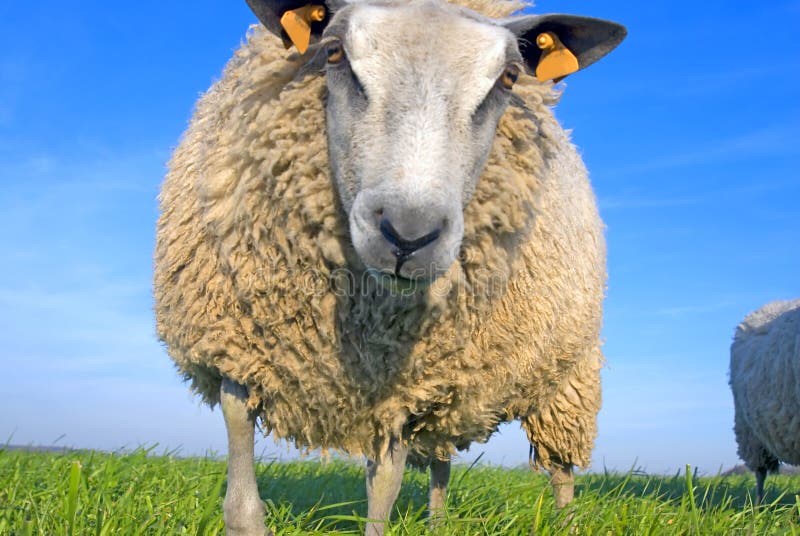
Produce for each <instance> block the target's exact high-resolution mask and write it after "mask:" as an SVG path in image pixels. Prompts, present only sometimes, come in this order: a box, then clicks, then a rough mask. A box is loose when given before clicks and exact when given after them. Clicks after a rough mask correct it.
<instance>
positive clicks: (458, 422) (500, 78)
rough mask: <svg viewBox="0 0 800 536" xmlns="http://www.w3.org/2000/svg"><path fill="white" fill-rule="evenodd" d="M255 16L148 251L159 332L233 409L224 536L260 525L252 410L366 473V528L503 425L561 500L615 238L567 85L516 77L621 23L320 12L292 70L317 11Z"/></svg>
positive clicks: (401, 4)
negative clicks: (300, 36)
mask: <svg viewBox="0 0 800 536" xmlns="http://www.w3.org/2000/svg"><path fill="white" fill-rule="evenodd" d="M248 3H249V4H250V6H251V7H252V8H253V10H254V11H255V13H256V14H257V15H258V16H259V18H260V20H261V21H262V23H263V26H264V28H266V30H265V29H264V28H257V29H254V30H253V31H252V32H251V33H250V35H249V36H248V41H247V43H245V44H244V45H243V46H242V48H241V49H240V50H238V51H237V52H236V55H235V57H234V59H233V60H231V62H230V63H229V64H228V66H227V68H226V70H225V73H224V75H223V76H222V78H221V80H220V81H219V82H217V83H216V84H215V85H214V86H213V87H212V88H211V89H210V90H209V91H208V93H206V94H205V95H204V96H203V98H202V99H201V100H200V102H199V103H198V105H197V109H196V110H195V113H194V116H193V118H192V122H191V125H190V127H189V129H188V130H187V132H186V134H185V136H184V138H183V140H182V142H181V144H180V146H179V147H178V148H177V149H176V151H175V154H174V156H173V159H172V161H171V162H170V171H169V174H168V176H167V178H166V180H165V182H164V185H163V188H162V193H161V197H160V200H161V211H162V212H161V217H160V219H159V223H158V233H157V245H156V253H155V284H154V292H155V298H156V316H157V326H158V333H159V336H160V337H161V339H162V340H163V341H164V342H165V343H166V345H167V349H168V351H169V353H170V355H171V356H172V358H173V359H174V360H175V362H176V364H177V366H178V368H179V370H180V371H181V372H182V373H183V374H184V375H185V377H186V378H187V379H188V380H190V381H191V382H192V386H193V388H194V389H195V391H197V392H198V393H199V394H201V395H202V396H203V397H204V399H205V400H206V401H207V402H209V403H211V404H214V403H217V402H220V405H221V406H222V409H223V413H224V416H225V421H226V425H227V429H228V441H229V465H228V471H229V478H228V489H227V493H226V498H225V504H224V509H225V521H226V530H227V531H228V534H248V535H250V534H259V533H263V531H264V523H263V504H262V503H261V501H260V499H259V497H258V489H257V486H256V482H255V478H254V474H253V426H254V423H255V419H256V417H259V418H260V419H261V422H262V424H263V427H264V429H265V430H266V431H269V432H272V434H273V435H275V436H276V437H279V438H285V439H287V440H289V441H292V442H294V443H295V444H297V445H298V446H301V447H308V448H317V447H320V448H334V449H341V450H343V451H346V452H349V453H351V454H363V455H365V456H366V457H367V458H368V459H369V462H368V470H367V494H368V516H369V518H370V519H372V520H373V521H374V522H372V523H370V524H368V525H367V532H369V533H370V534H380V533H382V531H383V523H382V521H383V520H385V519H386V518H387V517H388V515H389V512H390V511H391V507H392V505H393V503H394V501H395V499H396V497H397V493H398V491H399V485H400V481H401V480H402V473H403V467H404V465H405V461H406V459H407V456H408V454H409V452H411V453H412V459H413V460H414V461H416V462H418V463H428V464H430V466H431V498H430V506H431V510H432V511H433V512H436V511H438V510H441V509H442V508H443V506H444V500H445V491H446V487H447V478H448V475H449V463H450V462H449V460H450V456H451V455H452V454H453V453H454V452H455V450H457V449H463V448H466V447H467V446H469V444H470V443H471V442H473V441H485V440H486V439H488V437H489V436H490V435H491V434H492V433H493V432H494V431H495V430H496V429H497V427H498V425H499V424H500V423H501V422H503V421H508V420H512V419H519V420H520V421H522V425H523V427H524V428H525V431H526V432H527V434H528V437H529V439H530V441H531V443H532V444H534V445H535V446H536V453H537V455H536V458H535V461H536V463H538V464H539V465H540V466H541V467H544V468H545V469H547V470H549V471H551V473H552V475H553V477H552V481H553V485H554V489H555V493H556V503H557V505H559V506H561V505H563V504H565V503H567V502H568V501H569V500H571V499H572V494H573V485H572V482H573V480H572V467H573V465H580V466H585V465H587V464H588V463H589V459H590V453H591V449H592V446H593V442H594V437H595V434H596V416H597V412H598V410H599V407H600V367H601V365H602V360H603V358H602V354H601V351H600V326H601V317H602V300H603V295H604V289H605V280H606V271H605V242H604V239H603V225H602V222H601V220H600V217H599V215H598V213H597V207H596V203H595V198H594V195H593V193H592V190H591V187H590V185H589V181H588V177H587V174H586V169H585V167H584V165H583V162H582V161H581V159H580V156H579V155H578V153H577V151H576V149H575V147H574V146H573V145H572V144H571V143H570V140H569V136H568V134H567V133H566V132H565V131H564V129H563V128H561V126H560V125H559V124H558V122H557V121H556V120H555V118H554V117H553V114H552V111H551V107H552V106H553V105H554V104H555V103H556V101H557V95H556V94H555V92H554V91H553V88H552V84H551V83H549V82H544V83H543V82H541V81H537V80H535V79H534V78H533V77H532V76H527V75H526V74H525V72H524V71H525V69H526V68H528V69H530V70H535V69H537V68H538V66H539V65H540V60H541V59H542V58H544V57H545V54H544V53H543V52H542V50H541V49H540V47H538V46H536V44H535V43H536V42H537V38H543V36H544V37H547V36H551V38H550V39H544V44H543V45H542V46H543V47H545V46H550V44H553V43H555V38H558V39H560V40H561V41H563V43H564V45H565V46H566V47H569V49H570V50H572V52H574V53H575V55H576V56H577V63H576V64H575V65H574V68H575V69H577V68H578V67H580V68H582V67H586V66H588V65H590V64H592V63H593V62H595V61H597V60H599V59H600V58H601V57H603V56H604V55H605V54H607V53H608V52H610V51H611V50H612V49H613V48H614V47H615V46H616V45H617V44H619V42H620V41H621V40H622V39H623V38H624V36H625V29H624V28H623V27H622V26H620V25H618V24H615V23H611V22H608V21H601V20H597V19H590V18H586V17H575V16H570V15H541V16H534V15H522V16H515V17H511V18H505V17H507V16H508V15H510V14H511V13H512V12H514V11H515V10H517V9H519V8H520V7H521V4H519V3H516V2H511V1H496V0H461V2H460V3H461V4H463V6H457V5H452V4H448V3H446V2H443V1H440V0H369V1H364V2H340V1H337V0H326V1H325V2H324V4H325V5H324V7H325V11H324V13H325V14H326V15H325V18H324V19H323V20H320V21H316V22H314V23H312V26H311V31H312V36H311V37H312V39H316V40H317V41H318V43H317V44H316V45H312V47H311V48H310V49H309V51H308V53H307V54H305V55H299V54H297V53H294V52H289V51H286V50H285V49H284V47H283V46H282V44H281V40H280V39H279V37H280V36H283V34H282V30H281V26H280V24H279V23H278V20H279V19H280V18H282V16H285V15H287V13H286V10H292V13H294V9H295V8H299V7H301V6H302V2H295V1H294V0H292V1H283V0H281V1H278V0H248ZM320 7H321V6H320ZM469 8H471V9H469ZM301 9H302V8H301ZM288 14H289V15H291V13H288ZM267 30H269V31H267ZM273 34H278V36H276V35H273ZM284 37H285V36H284ZM562 52H563V50H562ZM558 55H559V54H556V56H558ZM551 57H552V56H551ZM321 70H324V73H323V74H324V76H320V71H321ZM573 70H574V69H573ZM568 72H572V71H569V70H567V71H564V72H562V73H561V74H556V75H551V76H553V77H555V78H560V77H561V76H563V75H564V74H567V73H568ZM545 78H546V77H545Z"/></svg>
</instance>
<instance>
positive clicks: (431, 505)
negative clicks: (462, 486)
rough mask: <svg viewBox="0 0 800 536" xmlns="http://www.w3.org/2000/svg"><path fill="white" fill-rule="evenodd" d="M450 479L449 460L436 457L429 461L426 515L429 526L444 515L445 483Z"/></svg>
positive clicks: (445, 501) (433, 525)
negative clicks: (428, 518) (429, 472)
mask: <svg viewBox="0 0 800 536" xmlns="http://www.w3.org/2000/svg"><path fill="white" fill-rule="evenodd" d="M449 481H450V460H447V461H444V462H443V461H441V460H437V459H436V458H434V459H433V461H432V462H431V491H430V500H429V501H428V516H429V517H430V525H431V527H435V526H436V525H438V523H439V522H440V521H441V520H442V518H443V517H444V508H445V504H446V503H447V483H448V482H449Z"/></svg>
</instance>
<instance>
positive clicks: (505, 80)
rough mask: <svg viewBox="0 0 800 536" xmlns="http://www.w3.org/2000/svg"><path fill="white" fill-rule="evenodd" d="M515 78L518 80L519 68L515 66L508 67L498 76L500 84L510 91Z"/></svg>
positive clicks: (515, 80)
mask: <svg viewBox="0 0 800 536" xmlns="http://www.w3.org/2000/svg"><path fill="white" fill-rule="evenodd" d="M517 78H519V67H517V66H516V65H509V66H508V67H506V70H505V71H503V74H502V75H501V76H500V83H501V84H503V87H504V88H506V89H511V88H513V87H514V84H515V83H516V82H517Z"/></svg>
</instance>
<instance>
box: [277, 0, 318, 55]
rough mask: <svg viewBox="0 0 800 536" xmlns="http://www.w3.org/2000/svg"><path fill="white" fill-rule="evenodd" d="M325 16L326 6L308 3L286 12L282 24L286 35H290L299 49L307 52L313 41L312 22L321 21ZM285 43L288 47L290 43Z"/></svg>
mask: <svg viewBox="0 0 800 536" xmlns="http://www.w3.org/2000/svg"><path fill="white" fill-rule="evenodd" d="M324 18H325V8H324V7H322V6H314V5H311V4H308V5H307V6H303V7H299V8H297V9H292V10H290V11H287V12H286V13H284V14H283V16H282V17H281V26H283V29H284V30H286V35H288V36H289V39H291V41H292V44H293V45H294V46H295V47H297V51H298V52H300V54H305V53H306V50H308V44H309V42H310V41H311V23H312V22H315V21H316V22H319V21H321V20H322V19H324ZM284 44H285V45H286V48H289V43H284Z"/></svg>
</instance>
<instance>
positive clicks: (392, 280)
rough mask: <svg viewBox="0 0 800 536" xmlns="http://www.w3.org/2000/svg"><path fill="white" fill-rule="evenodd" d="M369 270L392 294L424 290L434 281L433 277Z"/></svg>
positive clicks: (405, 294) (406, 293)
mask: <svg viewBox="0 0 800 536" xmlns="http://www.w3.org/2000/svg"><path fill="white" fill-rule="evenodd" d="M367 271H368V273H369V275H370V276H372V278H373V279H375V280H376V281H377V282H378V284H379V285H380V286H381V287H382V288H384V289H386V290H388V291H389V292H390V293H391V294H397V295H402V296H408V295H411V294H413V293H415V292H422V291H424V290H426V289H427V288H428V287H429V286H430V285H431V283H432V282H433V280H432V279H425V278H417V279H409V278H407V277H403V276H401V275H397V274H392V273H389V272H383V271H380V270H376V269H374V268H369V269H368V270H367Z"/></svg>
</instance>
